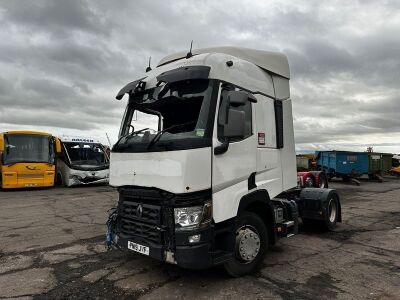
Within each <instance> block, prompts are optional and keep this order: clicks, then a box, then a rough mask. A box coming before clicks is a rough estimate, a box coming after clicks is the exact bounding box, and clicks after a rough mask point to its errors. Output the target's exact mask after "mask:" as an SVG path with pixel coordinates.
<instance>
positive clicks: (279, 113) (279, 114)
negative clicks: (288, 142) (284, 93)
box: [274, 100, 283, 149]
mask: <svg viewBox="0 0 400 300" xmlns="http://www.w3.org/2000/svg"><path fill="white" fill-rule="evenodd" d="M274 109H275V124H276V148H278V149H282V148H283V107H282V101H280V100H275V101H274Z"/></svg>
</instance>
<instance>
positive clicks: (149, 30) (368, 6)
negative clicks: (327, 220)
mask: <svg viewBox="0 0 400 300" xmlns="http://www.w3.org/2000/svg"><path fill="white" fill-rule="evenodd" d="M293 3H296V4H293ZM192 39H193V40H194V47H198V48H203V47H210V46H223V45H232V46H235V45H236V46H245V47H250V48H256V49H264V50H273V51H282V52H284V53H285V54H286V55H287V56H288V58H289V63H290V67H291V95H292V99H293V109H294V118H295V120H294V122H295V123H294V126H295V137H296V147H297V149H298V150H304V149H310V150H314V149H347V150H365V149H366V147H367V146H369V145H371V146H374V150H376V151H390V152H395V153H400V1H344V0H343V1H320V0H319V1H254V0H252V1H244V0H241V1H236V2H235V1H222V0H219V1H177V0H175V1H109V0H103V1H72V0H71V1H61V0H60V1H55V0H48V1H47V0H46V1H45V0H34V1H32V0H27V1H23V0H8V1H6V0H0V104H1V105H0V132H1V131H5V130H10V129H18V128H28V129H41V130H46V131H50V132H53V133H55V134H63V133H65V134H78V135H92V136H95V137H98V138H99V139H101V140H102V141H104V142H106V135H105V133H106V132H107V133H108V134H109V136H110V137H111V139H112V142H114V141H115V140H116V137H117V134H118V128H119V123H120V120H121V116H122V114H123V111H124V107H125V104H126V100H123V101H116V100H115V95H116V93H117V92H118V90H119V88H121V87H122V86H123V85H124V84H126V83H127V82H129V81H132V80H134V79H137V78H139V77H140V76H141V75H142V74H143V72H144V70H145V68H146V65H147V60H148V57H149V56H151V57H152V60H153V62H154V63H155V62H158V60H160V59H161V58H162V57H163V56H165V55H167V54H170V53H172V52H175V51H180V50H186V49H188V47H189V44H190V40H192Z"/></svg>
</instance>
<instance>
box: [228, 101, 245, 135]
mask: <svg viewBox="0 0 400 300" xmlns="http://www.w3.org/2000/svg"><path fill="white" fill-rule="evenodd" d="M227 118H228V120H227V122H226V124H225V125H224V136H225V137H226V138H228V139H229V138H238V139H243V138H244V135H245V114H244V111H240V110H236V109H234V108H232V107H230V108H229V110H228V116H227Z"/></svg>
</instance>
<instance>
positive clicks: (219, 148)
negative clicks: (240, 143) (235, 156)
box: [214, 140, 229, 155]
mask: <svg viewBox="0 0 400 300" xmlns="http://www.w3.org/2000/svg"><path fill="white" fill-rule="evenodd" d="M228 148H229V141H228V140H225V141H224V142H223V143H222V144H221V145H219V146H217V147H215V148H214V154H215V155H220V154H224V153H225V152H226V151H228Z"/></svg>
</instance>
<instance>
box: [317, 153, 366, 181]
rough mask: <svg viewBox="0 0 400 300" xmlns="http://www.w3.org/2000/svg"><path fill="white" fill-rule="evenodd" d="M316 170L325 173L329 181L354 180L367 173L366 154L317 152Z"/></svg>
mask: <svg viewBox="0 0 400 300" xmlns="http://www.w3.org/2000/svg"><path fill="white" fill-rule="evenodd" d="M316 157H317V168H318V169H319V170H323V171H325V173H326V174H327V176H328V178H329V179H332V178H333V177H340V178H342V179H343V180H344V181H348V180H352V181H354V182H355V183H357V184H359V182H357V181H356V180H355V179H356V178H358V177H360V176H361V175H363V174H367V173H368V167H369V164H368V153H367V152H352V151H318V152H316Z"/></svg>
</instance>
